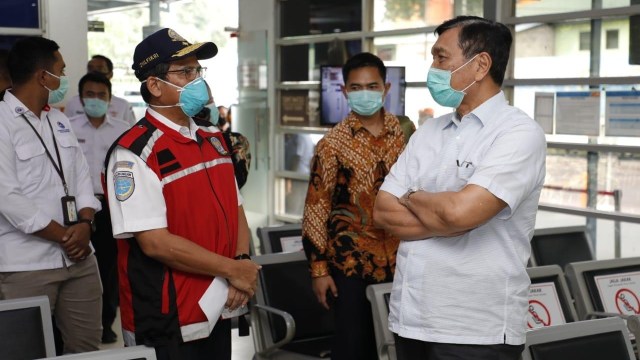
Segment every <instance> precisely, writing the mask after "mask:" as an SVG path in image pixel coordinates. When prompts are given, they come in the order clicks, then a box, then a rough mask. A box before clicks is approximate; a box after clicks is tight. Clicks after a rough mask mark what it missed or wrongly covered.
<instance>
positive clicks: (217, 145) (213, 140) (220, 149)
mask: <svg viewBox="0 0 640 360" xmlns="http://www.w3.org/2000/svg"><path fill="white" fill-rule="evenodd" d="M209 141H211V145H213V147H214V148H216V151H218V153H220V155H223V156H228V155H229V152H228V151H227V150H225V148H224V146H222V144H221V143H220V140H218V138H217V137H210V138H209Z"/></svg>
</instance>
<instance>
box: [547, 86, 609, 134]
mask: <svg viewBox="0 0 640 360" xmlns="http://www.w3.org/2000/svg"><path fill="white" fill-rule="evenodd" d="M599 130H600V92H599V91H568V92H558V93H556V134H568V135H587V136H598V135H599V132H600V131H599Z"/></svg>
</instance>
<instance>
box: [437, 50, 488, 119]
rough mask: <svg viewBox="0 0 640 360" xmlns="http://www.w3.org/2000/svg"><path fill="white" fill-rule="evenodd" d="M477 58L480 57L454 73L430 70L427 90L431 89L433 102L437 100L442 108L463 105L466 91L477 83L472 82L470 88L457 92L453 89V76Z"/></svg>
mask: <svg viewBox="0 0 640 360" xmlns="http://www.w3.org/2000/svg"><path fill="white" fill-rule="evenodd" d="M477 56H478V55H476V56H474V57H472V58H471V59H470V60H469V61H467V62H466V63H464V64H463V65H462V66H460V67H459V68H457V69H455V70H453V71H449V70H442V69H436V68H434V67H431V68H430V69H429V74H428V75H427V88H429V92H430V93H431V96H432V97H433V100H435V101H436V102H437V103H438V104H440V105H442V106H447V107H452V108H457V107H458V106H460V104H461V103H462V99H463V98H464V96H465V95H466V93H465V92H464V91H465V90H467V89H468V88H469V87H471V85H473V84H475V83H476V82H475V81H474V82H472V83H471V84H469V86H467V87H465V88H464V89H462V90H456V89H454V88H452V87H451V75H453V73H455V72H456V71H458V70H460V69H462V68H463V67H465V66H466V65H467V64H468V63H470V62H471V61H472V60H473V59H475V58H476V57H477Z"/></svg>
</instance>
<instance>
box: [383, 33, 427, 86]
mask: <svg viewBox="0 0 640 360" xmlns="http://www.w3.org/2000/svg"><path fill="white" fill-rule="evenodd" d="M435 42H436V36H435V35H434V34H433V33H428V34H416V35H406V36H384V37H377V38H375V39H373V53H374V54H375V55H377V56H378V57H380V59H382V60H383V61H384V64H385V65H386V66H404V67H405V68H406V70H405V79H406V81H408V82H413V81H427V72H428V71H429V67H430V66H431V62H432V57H431V47H432V46H433V44H434V43H435Z"/></svg>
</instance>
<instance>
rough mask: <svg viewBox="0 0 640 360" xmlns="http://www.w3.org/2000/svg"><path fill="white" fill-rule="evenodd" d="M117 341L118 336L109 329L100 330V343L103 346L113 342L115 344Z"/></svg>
mask: <svg viewBox="0 0 640 360" xmlns="http://www.w3.org/2000/svg"><path fill="white" fill-rule="evenodd" d="M117 339H118V336H117V335H116V333H115V332H113V330H111V328H104V329H103V330H102V343H103V344H113V343H114V342H116V341H117Z"/></svg>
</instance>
